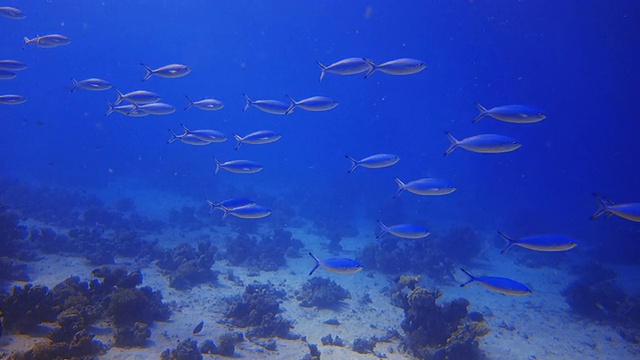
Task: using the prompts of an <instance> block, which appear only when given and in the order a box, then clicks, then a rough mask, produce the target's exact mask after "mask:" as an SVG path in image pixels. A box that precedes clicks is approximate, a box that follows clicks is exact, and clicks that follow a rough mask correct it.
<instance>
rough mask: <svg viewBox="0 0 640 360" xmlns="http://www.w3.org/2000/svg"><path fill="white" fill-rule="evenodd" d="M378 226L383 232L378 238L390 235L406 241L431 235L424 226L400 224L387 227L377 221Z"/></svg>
mask: <svg viewBox="0 0 640 360" xmlns="http://www.w3.org/2000/svg"><path fill="white" fill-rule="evenodd" d="M377 221H378V224H380V228H381V229H382V231H380V233H378V235H376V238H379V237H381V236H382V235H384V234H386V233H389V234H392V235H395V236H397V237H400V238H404V239H422V238H425V237H427V236H429V235H430V234H431V232H429V229H427V228H426V227H424V226H420V225H415V224H398V225H392V226H386V225H385V224H383V223H382V221H380V220H377Z"/></svg>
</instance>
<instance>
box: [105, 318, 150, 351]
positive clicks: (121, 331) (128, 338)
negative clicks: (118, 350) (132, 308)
mask: <svg viewBox="0 0 640 360" xmlns="http://www.w3.org/2000/svg"><path fill="white" fill-rule="evenodd" d="M150 337H151V330H150V329H149V325H147V324H145V323H141V322H137V323H135V324H133V326H121V327H119V328H118V329H117V330H116V333H115V335H114V336H113V338H114V345H115V346H117V347H134V346H137V347H143V346H146V345H147V339H148V338H150Z"/></svg>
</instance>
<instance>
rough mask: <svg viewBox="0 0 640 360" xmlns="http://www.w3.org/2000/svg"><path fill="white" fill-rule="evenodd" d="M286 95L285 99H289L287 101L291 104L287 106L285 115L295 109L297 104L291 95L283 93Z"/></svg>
mask: <svg viewBox="0 0 640 360" xmlns="http://www.w3.org/2000/svg"><path fill="white" fill-rule="evenodd" d="M285 96H286V97H287V99H289V102H290V103H291V106H289V108H288V109H287V111H286V112H285V113H284V114H285V115H289V114H291V113H292V112H293V109H295V107H296V105H298V103H297V102H296V101H295V100H293V99H292V98H291V96H289V95H285Z"/></svg>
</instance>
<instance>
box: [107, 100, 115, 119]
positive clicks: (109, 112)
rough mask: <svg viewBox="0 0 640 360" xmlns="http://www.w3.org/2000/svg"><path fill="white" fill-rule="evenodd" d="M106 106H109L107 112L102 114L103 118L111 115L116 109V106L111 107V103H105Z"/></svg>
mask: <svg viewBox="0 0 640 360" xmlns="http://www.w3.org/2000/svg"><path fill="white" fill-rule="evenodd" d="M107 105H109V110H107V113H106V114H104V116H109V115H111V113H112V112H113V111H114V110H115V109H116V106H115V105H113V104H112V103H110V102H108V101H107Z"/></svg>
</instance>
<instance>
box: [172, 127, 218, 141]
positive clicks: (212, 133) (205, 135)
mask: <svg viewBox="0 0 640 360" xmlns="http://www.w3.org/2000/svg"><path fill="white" fill-rule="evenodd" d="M180 126H182V129H183V130H184V133H185V135H192V136H195V137H197V138H199V139H201V140H203V141H207V142H215V143H220V142H225V141H227V135H225V134H223V133H221V132H220V131H216V130H189V128H187V127H186V126H184V124H180Z"/></svg>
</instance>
